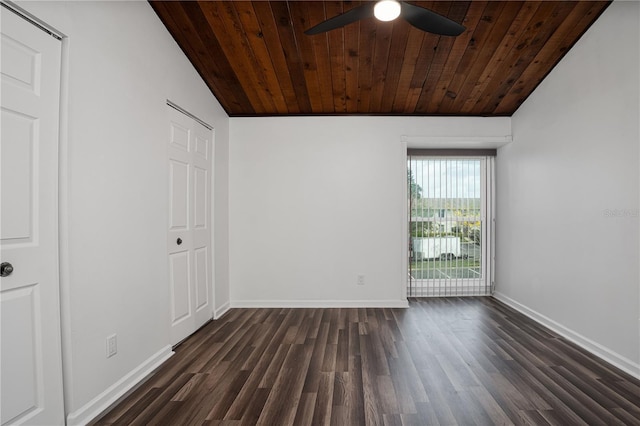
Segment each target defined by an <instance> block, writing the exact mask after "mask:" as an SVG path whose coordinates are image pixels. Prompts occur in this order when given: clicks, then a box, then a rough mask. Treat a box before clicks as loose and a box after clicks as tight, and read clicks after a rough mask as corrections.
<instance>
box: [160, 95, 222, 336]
mask: <svg viewBox="0 0 640 426" xmlns="http://www.w3.org/2000/svg"><path fill="white" fill-rule="evenodd" d="M167 111H168V114H169V128H168V131H169V138H168V140H169V146H168V156H169V162H168V165H169V227H168V231H167V249H168V260H169V285H170V295H171V343H172V344H174V345H175V344H177V343H179V342H180V341H182V340H183V339H185V338H186V337H188V336H189V335H190V334H192V333H193V332H194V331H196V330H197V329H198V328H199V327H200V326H202V325H203V324H204V323H206V322H207V321H209V320H210V319H211V318H212V315H213V309H212V306H213V295H212V288H211V275H212V270H211V249H212V247H211V187H210V183H211V164H212V150H213V140H212V139H213V131H212V129H211V128H210V127H207V126H205V125H204V123H202V122H200V121H198V120H197V119H195V118H193V117H191V116H189V115H187V114H185V113H184V112H182V111H179V110H178V109H176V108H175V107H174V106H172V105H167Z"/></svg>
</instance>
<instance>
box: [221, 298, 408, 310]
mask: <svg viewBox="0 0 640 426" xmlns="http://www.w3.org/2000/svg"><path fill="white" fill-rule="evenodd" d="M231 307H232V308H408V307H409V302H408V301H407V300H406V299H404V300H234V301H232V302H231Z"/></svg>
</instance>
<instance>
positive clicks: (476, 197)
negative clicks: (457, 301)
mask: <svg viewBox="0 0 640 426" xmlns="http://www.w3.org/2000/svg"><path fill="white" fill-rule="evenodd" d="M492 160H493V159H492V157H455V158H454V157H428V156H414V155H410V156H409V158H408V171H407V182H408V191H407V193H408V198H409V200H408V205H409V208H408V211H409V215H408V216H409V217H408V219H409V226H408V230H409V236H408V265H409V274H408V277H409V278H408V289H407V294H408V296H412V297H432V296H436V297H437V296H463V295H488V294H491V291H492V286H491V278H490V277H491V268H490V264H491V262H490V260H491V257H492V254H491V244H490V239H491V238H490V237H491V234H492V229H493V227H492V220H491V217H492V216H491V206H492V200H491V194H492V192H493V191H492V169H493V161H492Z"/></svg>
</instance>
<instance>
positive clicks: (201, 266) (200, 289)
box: [195, 247, 209, 311]
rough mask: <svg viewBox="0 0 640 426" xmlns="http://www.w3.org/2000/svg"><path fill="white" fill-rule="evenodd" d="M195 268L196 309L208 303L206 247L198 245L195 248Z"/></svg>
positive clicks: (200, 308)
mask: <svg viewBox="0 0 640 426" xmlns="http://www.w3.org/2000/svg"><path fill="white" fill-rule="evenodd" d="M195 255H196V256H195V262H196V265H195V270H196V285H195V288H196V311H200V310H202V309H203V308H206V307H207V304H208V303H209V285H208V284H209V273H208V263H209V262H208V261H207V259H208V257H209V253H208V250H207V247H199V248H197V249H196V250H195Z"/></svg>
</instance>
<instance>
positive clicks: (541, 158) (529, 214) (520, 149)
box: [496, 2, 640, 375]
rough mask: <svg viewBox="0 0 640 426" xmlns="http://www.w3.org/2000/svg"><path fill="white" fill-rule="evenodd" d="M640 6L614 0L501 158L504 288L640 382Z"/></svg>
mask: <svg viewBox="0 0 640 426" xmlns="http://www.w3.org/2000/svg"><path fill="white" fill-rule="evenodd" d="M639 6H640V4H639V3H638V2H614V3H613V4H612V5H611V6H610V7H609V8H608V9H607V10H606V11H605V12H604V14H603V15H602V16H601V17H600V18H599V20H598V21H596V23H595V24H594V25H593V26H592V28H591V29H589V30H588V31H587V33H586V34H585V35H584V36H583V37H582V39H581V40H580V41H579V42H578V43H577V44H576V46H575V47H574V48H573V49H572V50H571V51H569V53H568V54H567V55H566V57H565V58H564V59H563V60H562V61H561V62H560V64H559V65H558V66H557V67H556V68H555V69H554V70H553V72H551V74H550V75H549V76H548V77H547V78H546V79H545V80H544V82H543V83H542V84H541V85H540V86H539V87H538V88H537V89H536V91H535V92H534V93H533V95H532V96H531V97H530V98H529V99H528V100H527V101H526V102H525V103H524V104H523V105H522V106H521V107H520V109H518V111H517V113H516V114H515V115H514V116H513V118H512V127H513V139H514V141H513V143H512V144H510V145H508V146H505V147H503V148H501V149H500V150H499V151H498V159H497V174H498V178H497V181H498V190H497V200H498V207H497V234H498V235H497V244H496V247H497V273H496V280H497V291H498V296H499V297H500V298H502V299H503V300H506V301H507V302H509V303H511V304H512V305H514V306H516V307H518V308H519V309H521V310H523V311H524V312H526V313H528V314H529V315H532V316H534V317H536V318H537V319H539V320H541V321H543V322H544V323H546V324H547V325H550V326H551V327H553V328H555V329H556V330H558V331H561V332H562V333H563V334H565V335H566V336H568V337H570V338H572V339H573V340H575V341H577V342H579V343H580V344H582V345H583V346H586V347H588V348H589V349H591V350H592V351H594V352H596V353H598V354H600V355H601V356H603V357H605V358H607V359H609V360H610V361H612V362H614V363H616V364H617V365H619V366H621V367H623V368H625V369H626V370H627V371H630V372H632V373H634V374H636V375H640V338H639V336H640V329H639V318H640V293H639V287H640V275H639V270H638V265H639V263H640V262H639V260H640V253H639V243H640V239H639V226H638V222H639V217H638V216H639V213H638V212H639V210H638V208H639V197H638V192H639V189H640V185H639V175H638V169H639V166H640V161H639V157H638V156H639V144H640V142H639V140H640V134H639V117H640V110H639V102H640V92H639V75H640V69H639V66H638V64H639V33H638V28H640V19H639Z"/></svg>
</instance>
